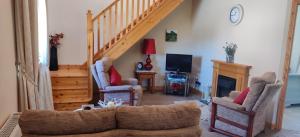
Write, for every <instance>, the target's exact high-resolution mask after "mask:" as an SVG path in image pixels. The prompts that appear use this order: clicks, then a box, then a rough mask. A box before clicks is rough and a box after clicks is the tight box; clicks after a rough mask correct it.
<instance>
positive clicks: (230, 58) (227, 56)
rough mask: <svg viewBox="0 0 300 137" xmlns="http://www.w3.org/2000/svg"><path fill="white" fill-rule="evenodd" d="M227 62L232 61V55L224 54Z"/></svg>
mask: <svg viewBox="0 0 300 137" xmlns="http://www.w3.org/2000/svg"><path fill="white" fill-rule="evenodd" d="M226 62H227V63H234V55H226Z"/></svg>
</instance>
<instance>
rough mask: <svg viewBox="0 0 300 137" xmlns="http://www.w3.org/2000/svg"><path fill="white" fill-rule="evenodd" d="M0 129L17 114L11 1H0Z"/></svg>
mask: <svg viewBox="0 0 300 137" xmlns="http://www.w3.org/2000/svg"><path fill="white" fill-rule="evenodd" d="M0 20H1V21H0V41H1V46H0V76H1V77H0V127H1V125H2V124H3V123H4V122H5V120H6V119H7V117H8V115H9V114H11V113H13V112H17V110H18V102H17V79H16V77H17V76H16V68H15V38H14V23H13V8H12V0H1V1H0Z"/></svg>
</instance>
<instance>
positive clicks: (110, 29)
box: [108, 8, 112, 47]
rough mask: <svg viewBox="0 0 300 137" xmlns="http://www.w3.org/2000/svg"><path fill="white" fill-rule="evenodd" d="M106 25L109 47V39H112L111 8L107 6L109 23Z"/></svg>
mask: <svg viewBox="0 0 300 137" xmlns="http://www.w3.org/2000/svg"><path fill="white" fill-rule="evenodd" d="M108 27H109V29H108V30H109V32H108V40H109V42H108V44H109V45H108V47H110V46H111V39H112V11H111V8H109V25H108Z"/></svg>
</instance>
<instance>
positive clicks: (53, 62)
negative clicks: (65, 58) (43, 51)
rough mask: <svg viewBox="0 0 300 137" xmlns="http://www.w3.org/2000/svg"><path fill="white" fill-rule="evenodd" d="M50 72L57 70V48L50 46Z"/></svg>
mask: <svg viewBox="0 0 300 137" xmlns="http://www.w3.org/2000/svg"><path fill="white" fill-rule="evenodd" d="M49 69H50V70H51V71H56V70H58V61H57V47H55V46H51V48H50V66H49Z"/></svg>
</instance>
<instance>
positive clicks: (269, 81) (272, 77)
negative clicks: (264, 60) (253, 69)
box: [261, 72, 276, 84]
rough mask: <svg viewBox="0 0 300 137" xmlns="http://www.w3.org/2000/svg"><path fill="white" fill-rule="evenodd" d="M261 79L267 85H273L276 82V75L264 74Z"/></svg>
mask: <svg viewBox="0 0 300 137" xmlns="http://www.w3.org/2000/svg"><path fill="white" fill-rule="evenodd" d="M261 78H262V79H263V80H265V81H266V82H267V84H273V83H275V81H276V73H275V72H266V73H264V74H263V75H262V76H261Z"/></svg>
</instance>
